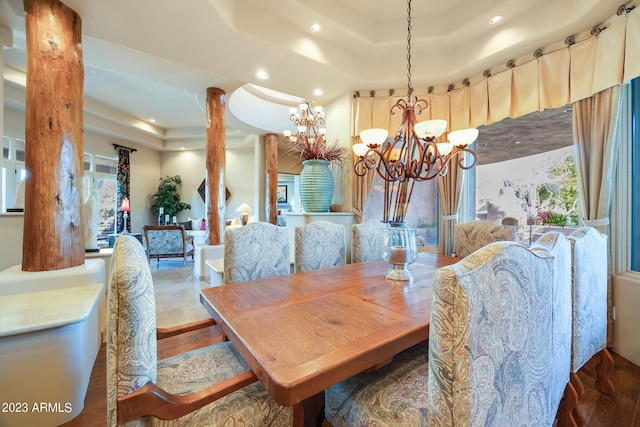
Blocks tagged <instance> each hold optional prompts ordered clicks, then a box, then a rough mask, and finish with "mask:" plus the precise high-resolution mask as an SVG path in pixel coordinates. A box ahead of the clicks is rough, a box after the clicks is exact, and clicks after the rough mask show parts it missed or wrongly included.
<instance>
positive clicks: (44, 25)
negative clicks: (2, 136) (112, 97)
mask: <svg viewBox="0 0 640 427" xmlns="http://www.w3.org/2000/svg"><path fill="white" fill-rule="evenodd" d="M24 9H25V24H26V37H27V89H26V99H25V141H26V147H25V167H26V169H27V171H28V176H27V180H26V185H25V212H24V233H23V251H22V270H23V271H49V270H60V269H64V268H69V267H74V266H78V265H81V264H84V230H83V228H84V225H83V224H84V221H83V217H82V215H83V213H82V188H81V186H82V184H81V183H82V177H83V174H84V165H83V154H84V139H83V132H84V130H83V115H82V95H83V84H84V65H83V61H82V28H81V27H82V25H81V20H80V17H79V16H78V14H76V13H75V12H74V11H73V10H71V9H70V8H68V7H67V6H65V5H64V4H63V3H61V2H60V1H57V0H24Z"/></svg>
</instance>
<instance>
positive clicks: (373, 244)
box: [351, 219, 389, 262]
mask: <svg viewBox="0 0 640 427" xmlns="http://www.w3.org/2000/svg"><path fill="white" fill-rule="evenodd" d="M388 227H389V224H387V223H385V222H381V221H378V220H375V219H368V220H366V221H364V222H361V223H360V224H353V225H352V226H351V233H352V234H351V243H352V245H353V252H352V254H353V258H352V262H365V261H373V260H377V259H382V253H383V252H384V229H385V228H388Z"/></svg>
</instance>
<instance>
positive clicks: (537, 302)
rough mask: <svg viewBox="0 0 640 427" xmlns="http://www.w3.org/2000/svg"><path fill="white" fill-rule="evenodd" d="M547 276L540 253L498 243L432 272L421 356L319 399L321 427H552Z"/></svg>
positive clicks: (403, 356) (550, 287) (547, 264)
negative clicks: (324, 423) (425, 340)
mask: <svg viewBox="0 0 640 427" xmlns="http://www.w3.org/2000/svg"><path fill="white" fill-rule="evenodd" d="M553 269H554V264H553V257H552V256H551V255H549V254H547V253H544V252H543V251H539V252H534V251H531V250H530V249H528V248H526V247H524V246H521V245H518V244H516V243H513V242H497V243H492V244H489V245H487V246H485V247H483V248H481V249H480V250H478V251H477V252H475V253H473V254H471V255H469V256H468V257H466V258H464V259H462V260H461V261H459V262H458V263H456V264H453V265H451V266H448V267H444V268H441V269H440V270H438V271H437V272H436V274H435V276H434V282H433V299H432V305H431V317H430V322H431V323H430V328H429V344H428V350H427V349H426V348H425V347H424V345H418V346H415V347H412V348H410V349H408V350H406V351H405V352H403V353H400V354H399V355H397V356H396V357H394V359H393V361H392V362H391V363H389V364H387V365H385V366H383V367H382V368H380V369H378V370H375V371H372V372H366V373H361V374H358V375H356V376H354V377H351V378H349V379H348V380H346V381H343V382H341V383H339V384H337V385H334V386H332V387H330V388H329V389H327V391H326V392H325V415H326V419H327V420H328V422H330V423H331V424H332V425H333V426H335V427H338V426H345V427H346V426H354V425H360V426H364V425H388V426H407V427H410V426H415V427H421V426H427V425H433V426H457V425H459V426H489V425H495V426H509V425H515V424H517V425H531V426H533V425H536V426H550V425H552V424H553V421H554V418H555V411H553V408H551V400H552V396H553V395H554V393H553V392H552V391H551V390H552V388H553V386H552V384H551V383H552V382H553V381H554V379H555V378H554V376H553V370H552V367H551V366H552V363H553V354H552V342H553V340H554V328H553V324H554V323H553V316H554V315H556V313H555V312H554V311H553V306H552V305H550V304H549V301H550V300H551V298H552V296H553V295H554V287H555V281H554V270H553ZM558 314H561V313H558ZM560 320H564V321H565V322H569V319H568V318H564V319H560ZM427 351H428V357H427ZM555 409H557V408H555Z"/></svg>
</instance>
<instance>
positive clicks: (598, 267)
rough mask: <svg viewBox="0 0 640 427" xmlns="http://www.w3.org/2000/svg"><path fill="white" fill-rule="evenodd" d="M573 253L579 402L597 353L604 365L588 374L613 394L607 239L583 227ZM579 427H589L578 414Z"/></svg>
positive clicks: (574, 357)
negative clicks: (582, 375)
mask: <svg viewBox="0 0 640 427" xmlns="http://www.w3.org/2000/svg"><path fill="white" fill-rule="evenodd" d="M568 239H569V241H570V242H571V250H572V265H571V267H572V268H571V269H572V310H573V332H572V340H571V383H572V385H573V387H574V389H575V391H576V393H577V397H578V399H579V398H580V396H581V395H582V393H584V386H583V385H582V382H581V380H580V378H579V377H578V375H577V374H576V373H577V372H578V370H580V369H582V368H583V366H584V364H585V363H586V362H588V361H589V360H590V359H591V358H592V357H593V356H595V355H596V354H599V355H600V362H599V364H598V365H597V367H596V372H595V373H592V372H590V371H585V372H587V373H589V374H591V375H592V376H595V377H596V381H595V385H596V388H597V389H598V390H599V391H600V392H602V393H605V394H609V395H610V394H612V393H613V389H614V387H613V384H612V383H611V380H610V378H609V373H610V371H611V369H612V367H613V358H612V357H611V353H609V350H608V349H607V347H606V344H607V280H608V278H607V276H608V272H607V270H608V267H607V262H608V251H607V236H606V235H605V234H601V233H600V232H598V231H597V230H596V229H595V228H591V227H581V228H579V229H577V230H575V231H574V232H573V233H571V235H570V236H569V237H568ZM575 418H576V421H577V423H578V425H585V424H586V423H585V420H584V417H583V416H582V415H581V414H580V413H579V411H578V412H576V414H575Z"/></svg>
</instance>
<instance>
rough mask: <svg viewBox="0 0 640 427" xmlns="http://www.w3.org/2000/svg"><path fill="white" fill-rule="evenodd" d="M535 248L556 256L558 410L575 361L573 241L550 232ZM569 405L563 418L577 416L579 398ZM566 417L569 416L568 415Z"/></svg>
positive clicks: (553, 399)
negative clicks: (572, 323) (572, 348)
mask: <svg viewBox="0 0 640 427" xmlns="http://www.w3.org/2000/svg"><path fill="white" fill-rule="evenodd" d="M531 250H533V251H535V252H538V251H541V252H544V253H548V254H549V255H551V256H553V264H554V268H553V276H554V279H553V281H554V286H553V296H552V300H551V301H552V302H553V312H554V316H553V342H552V354H553V365H552V370H553V378H554V380H553V381H552V382H551V387H552V388H551V390H550V392H551V399H550V401H549V403H550V405H551V406H550V408H549V410H550V411H555V410H556V409H557V408H558V407H559V405H560V401H561V399H562V397H563V395H564V391H565V388H566V387H567V385H568V383H569V373H570V364H571V322H570V321H568V319H571V243H570V242H569V240H568V239H567V238H566V237H565V236H564V234H562V233H559V232H557V231H550V232H547V233H545V234H543V235H542V236H540V238H539V239H538V240H537V241H536V242H535V243H534V244H533V245H532V246H531ZM556 313H558V314H556ZM565 404H566V405H567V406H566V407H564V408H563V409H564V410H566V411H569V413H567V414H564V413H563V414H559V415H560V417H562V416H568V417H570V418H571V419H573V412H574V410H578V408H577V404H578V402H577V399H576V398H574V397H571V398H568V399H566V402H565ZM565 419H566V418H565Z"/></svg>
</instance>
